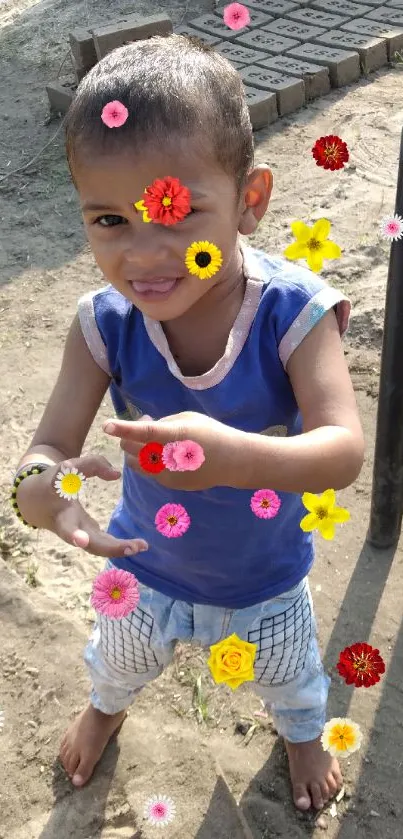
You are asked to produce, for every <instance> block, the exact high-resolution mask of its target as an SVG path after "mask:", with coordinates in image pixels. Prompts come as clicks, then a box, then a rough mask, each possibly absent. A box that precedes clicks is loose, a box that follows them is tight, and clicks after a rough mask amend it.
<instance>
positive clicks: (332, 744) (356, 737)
mask: <svg viewBox="0 0 403 839" xmlns="http://www.w3.org/2000/svg"><path fill="white" fill-rule="evenodd" d="M361 742H362V733H361V729H360V727H359V725H357V723H355V722H353V721H352V720H349V719H343V718H342V717H333V719H332V720H330V721H329V722H327V723H326V725H325V727H324V729H323V733H322V737H321V743H322V746H323V748H324V750H325V752H330V754H331V755H332V757H348V755H351V754H352V753H353V752H356V751H358V749H359V748H360V746H361Z"/></svg>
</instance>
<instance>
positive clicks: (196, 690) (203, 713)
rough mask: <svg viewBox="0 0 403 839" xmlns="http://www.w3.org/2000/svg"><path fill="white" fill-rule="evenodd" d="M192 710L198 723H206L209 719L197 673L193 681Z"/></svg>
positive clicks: (205, 700)
mask: <svg viewBox="0 0 403 839" xmlns="http://www.w3.org/2000/svg"><path fill="white" fill-rule="evenodd" d="M192 705H193V710H194V711H195V713H196V717H197V720H198V722H199V723H204V722H207V720H208V719H209V718H210V714H209V709H208V701H207V696H206V694H205V693H204V691H203V687H202V677H201V674H200V673H199V675H198V676H196V678H195V680H194V685H193V696H192Z"/></svg>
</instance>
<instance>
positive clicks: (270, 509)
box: [250, 489, 281, 519]
mask: <svg viewBox="0 0 403 839" xmlns="http://www.w3.org/2000/svg"><path fill="white" fill-rule="evenodd" d="M250 506H251V509H252V512H254V514H255V516H258V518H259V519H274V517H275V516H276V515H277V513H278V511H279V509H280V507H281V499H280V498H279V497H278V495H277V494H276V493H275V492H273V490H272V489H258V490H257V492H255V493H254V494H253V495H252V498H251V502H250Z"/></svg>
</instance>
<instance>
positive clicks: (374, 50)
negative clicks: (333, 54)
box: [314, 29, 388, 73]
mask: <svg viewBox="0 0 403 839" xmlns="http://www.w3.org/2000/svg"><path fill="white" fill-rule="evenodd" d="M314 40H315V41H316V43H318V44H325V46H327V47H336V48H340V49H342V50H343V49H354V50H357V52H358V55H359V56H360V59H361V67H362V71H363V73H372V72H373V71H374V70H379V68H380V67H383V66H384V65H385V64H387V63H388V51H387V49H386V41H384V40H382V38H373V37H372V36H371V35H357V33H356V32H342V31H341V29H331V30H330V32H326V34H325V35H319V36H318V37H317V38H315V39H314Z"/></svg>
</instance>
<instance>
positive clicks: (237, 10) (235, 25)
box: [223, 3, 250, 29]
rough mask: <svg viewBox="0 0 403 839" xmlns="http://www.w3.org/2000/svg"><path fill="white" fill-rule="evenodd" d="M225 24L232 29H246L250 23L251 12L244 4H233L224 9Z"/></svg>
mask: <svg viewBox="0 0 403 839" xmlns="http://www.w3.org/2000/svg"><path fill="white" fill-rule="evenodd" d="M223 17H224V23H225V25H226V26H228V27H229V28H230V29H244V27H245V26H248V24H249V23H250V12H249V9H247V8H246V6H243V5H242V3H231V4H230V5H229V6H226V7H225V9H224V15H223Z"/></svg>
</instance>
